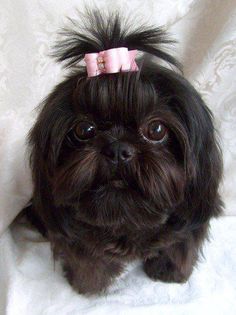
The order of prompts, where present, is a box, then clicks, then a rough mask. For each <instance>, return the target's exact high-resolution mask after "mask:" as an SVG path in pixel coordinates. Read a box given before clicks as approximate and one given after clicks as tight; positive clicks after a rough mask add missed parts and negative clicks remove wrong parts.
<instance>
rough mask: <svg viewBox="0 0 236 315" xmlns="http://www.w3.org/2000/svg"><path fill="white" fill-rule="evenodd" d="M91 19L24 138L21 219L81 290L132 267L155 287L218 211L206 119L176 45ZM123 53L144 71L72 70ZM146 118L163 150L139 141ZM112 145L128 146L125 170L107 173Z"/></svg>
mask: <svg viewBox="0 0 236 315" xmlns="http://www.w3.org/2000/svg"><path fill="white" fill-rule="evenodd" d="M88 20H89V21H90V24H89V25H87V31H88V34H87V35H86V34H84V33H83V32H82V33H80V31H79V30H76V31H71V32H70V31H67V32H66V33H65V34H64V35H65V36H66V38H65V41H62V42H61V43H59V44H57V50H56V53H55V55H56V58H57V60H58V61H61V62H64V63H65V65H66V66H67V67H69V68H71V74H69V75H68V76H67V78H66V79H65V80H64V81H63V82H62V83H60V84H59V85H58V86H56V87H55V89H54V90H53V91H52V93H51V94H50V95H49V96H48V97H47V98H46V100H45V101H44V103H43V104H42V110H41V112H40V114H39V117H38V119H37V122H36V124H35V125H34V127H33V128H32V130H31V132H30V136H29V141H30V148H31V166H32V173H33V180H34V194H33V199H32V207H31V208H30V209H28V213H27V214H28V217H29V219H30V220H31V221H32V222H33V223H34V224H35V225H37V226H38V227H39V228H40V230H41V231H42V232H43V233H44V235H45V236H47V237H48V239H49V241H50V242H51V244H52V250H53V252H54V255H55V257H60V259H61V260H62V263H63V266H64V270H65V274H66V276H67V278H68V280H69V281H70V283H71V284H72V286H73V287H74V288H75V289H76V290H77V291H78V292H80V293H88V294H92V293H99V292H103V291H104V290H105V289H106V288H107V287H108V286H109V285H110V284H111V283H112V281H113V279H114V278H115V277H116V276H117V275H118V274H119V273H120V272H121V271H122V269H123V266H124V263H125V262H127V261H130V260H132V259H135V258H139V259H142V260H143V264H144V270H145V272H146V273H147V275H148V276H149V277H150V278H152V279H154V280H157V279H160V280H163V281H168V282H172V281H173V282H183V281H186V280H187V279H188V277H189V276H190V274H191V272H192V269H193V267H194V265H195V264H196V262H197V258H198V252H199V251H200V248H201V244H202V242H203V240H204V239H205V238H206V237H207V230H208V225H209V220H210V218H212V217H217V216H218V215H219V214H220V213H221V211H222V203H221V200H220V197H219V195H218V186H219V182H220V179H221V172H222V162H221V154H220V150H219V147H218V144H217V141H216V137H215V132H214V126H213V121H212V115H211V113H210V110H209V109H208V108H207V107H206V105H205V104H204V102H203V100H202V99H201V97H200V95H199V94H198V93H197V91H196V90H195V89H194V88H193V87H192V86H191V85H190V83H189V82H187V80H186V79H184V77H183V75H182V74H181V71H180V70H179V63H178V62H177V61H176V60H175V59H174V58H173V57H172V56H170V55H169V54H167V53H166V52H164V51H163V50H161V48H160V45H161V44H167V43H171V41H170V40H168V39H167V37H166V35H165V33H164V32H163V31H162V30H161V29H159V28H142V29H137V30H134V31H133V32H128V31H127V29H126V30H125V31H122V29H121V27H120V18H119V16H118V15H113V16H110V17H102V16H101V15H100V13H98V12H90V13H89V19H88ZM83 23H85V22H83ZM106 25H109V27H105V26H106ZM124 46H125V47H128V48H129V49H138V50H139V51H143V52H144V56H142V57H140V58H139V59H138V60H137V64H138V67H139V71H137V72H120V73H115V74H105V75H99V76H96V77H92V78H87V74H86V69H85V68H84V67H82V66H78V65H77V62H78V61H80V60H81V59H82V58H83V56H84V54H85V53H89V52H97V51H102V50H106V49H109V48H114V47H124ZM151 55H152V58H153V59H154V58H155V57H157V58H159V59H160V58H161V59H162V60H163V61H166V62H167V63H169V64H171V65H172V67H175V70H170V69H168V68H167V67H164V66H160V65H158V64H157V63H156V62H154V61H152V60H151V58H150V56H151ZM153 119H158V120H159V121H161V122H162V123H163V124H164V125H165V126H166V128H167V132H166V134H165V137H164V138H163V139H162V141H159V142H153V141H149V140H148V139H147V138H146V137H144V136H143V134H142V132H141V131H142V130H143V128H147V126H148V124H149V122H150V121H152V120H153ZM79 121H89V122H92V123H93V124H94V125H96V128H97V134H96V136H95V137H93V138H91V139H89V140H87V141H82V140H80V139H78V138H77V137H76V134H75V128H76V126H77V125H78V122H79ZM115 141H118V142H122V141H123V142H125V143H128V145H129V147H131V148H132V159H131V160H129V161H128V162H127V163H119V164H118V165H114V164H112V163H110V161H109V159H107V156H105V155H104V154H103V151H104V148H105V147H107V146H109V145H111V143H113V142H115Z"/></svg>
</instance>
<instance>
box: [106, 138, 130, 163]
mask: <svg viewBox="0 0 236 315" xmlns="http://www.w3.org/2000/svg"><path fill="white" fill-rule="evenodd" d="M134 152H135V150H134V147H133V146H131V145H130V144H128V143H126V142H118V141H116V142H113V143H111V144H109V145H107V146H106V147H105V148H104V149H103V150H102V153H103V155H105V156H106V157H107V158H108V159H109V161H110V162H112V163H114V164H118V163H124V162H128V161H130V160H131V159H132V158H133V156H134Z"/></svg>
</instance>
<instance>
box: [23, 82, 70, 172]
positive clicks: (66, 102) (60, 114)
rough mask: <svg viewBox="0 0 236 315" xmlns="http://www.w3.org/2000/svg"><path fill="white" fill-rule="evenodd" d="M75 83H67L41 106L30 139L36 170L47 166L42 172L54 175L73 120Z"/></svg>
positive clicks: (34, 168)
mask: <svg viewBox="0 0 236 315" xmlns="http://www.w3.org/2000/svg"><path fill="white" fill-rule="evenodd" d="M73 84H74V82H73V79H72V78H70V79H67V80H65V81H64V82H62V83H61V84H59V85H58V86H56V87H55V89H54V90H53V91H52V92H51V93H50V94H49V96H48V97H47V98H46V99H45V100H44V102H43V103H42V104H41V105H40V108H41V106H42V109H41V112H40V113H39V116H38V118H37V122H36V123H35V125H34V126H33V128H32V129H31V131H30V133H29V138H28V139H29V145H30V147H31V165H32V169H33V170H36V169H38V168H40V166H41V165H44V169H41V170H40V171H41V172H45V171H46V172H48V173H51V172H52V170H53V169H54V168H55V166H56V163H57V159H58V156H59V153H60V149H61V145H62V142H63V140H64V138H65V135H66V133H67V131H68V128H69V126H70V125H71V123H72V121H73V119H74V115H73V112H72V93H73Z"/></svg>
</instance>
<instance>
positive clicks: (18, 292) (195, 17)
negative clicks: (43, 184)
mask: <svg viewBox="0 0 236 315" xmlns="http://www.w3.org/2000/svg"><path fill="white" fill-rule="evenodd" d="M86 2H87V3H88V2H92V3H93V4H94V3H96V5H97V7H99V8H100V9H101V10H104V9H105V8H107V7H108V8H109V7H112V8H114V9H115V8H117V7H118V8H120V9H121V10H122V11H123V12H125V13H129V12H132V13H131V15H136V16H139V18H143V20H144V21H145V20H148V21H149V22H150V23H151V24H155V25H165V26H166V28H167V30H168V31H169V32H170V33H171V34H172V35H173V37H174V38H176V39H177V40H178V41H179V44H178V45H177V46H176V48H175V50H174V51H173V53H175V55H176V56H178V57H179V59H180V61H181V62H182V63H183V65H184V70H185V74H186V76H187V78H188V79H189V80H190V81H191V82H192V83H193V85H194V86H195V87H196V88H197V89H198V90H199V91H200V92H201V94H202V95H203V98H204V100H205V101H206V102H207V104H208V106H209V107H210V108H211V110H212V111H213V113H214V115H215V120H216V126H217V128H218V130H219V133H220V138H221V143H222V149H223V154H224V175H225V176H224V184H223V185H222V187H221V192H222V196H223V199H224V201H225V204H226V207H225V212H226V214H228V215H233V214H234V215H235V214H236V195H235V187H236V158H235V157H236V123H235V122H236V93H235V86H236V50H235V47H236V28H235V25H236V3H235V0H224V1H223V0H178V1H177V0H143V1H140V0H132V1H127V0H119V1H110V0H96V1H86ZM82 3H83V1H81V0H66V1H65V0H54V1H53V0H50V1H42V0H38V1H28V0H17V1H11V0H2V1H1V4H0V235H2V236H0V315H2V314H4V315H5V314H7V315H19V314H20V315H21V314H22V315H27V314H29V315H37V314H46V315H48V314H52V315H54V314H58V315H61V314H62V315H63V314H68V315H69V314H70V315H74V314H161V315H165V314H171V315H173V314H186V315H192V314H207V315H209V314H214V315H216V314H219V315H221V314H223V315H231V314H234V315H235V314H236V305H235V300H236V291H235V283H236V269H235V266H236V252H235V242H236V217H233V216H232V217H228V218H227V217H226V218H222V219H220V220H219V221H217V222H213V225H212V236H213V240H212V243H210V244H209V243H208V244H206V246H205V248H204V253H205V257H206V259H205V260H203V261H202V262H201V263H199V266H198V268H197V269H196V270H195V272H194V273H193V275H192V277H191V279H190V280H189V282H188V283H186V284H184V285H177V284H171V285H168V284H164V283H154V282H152V281H151V280H149V279H148V278H147V277H146V276H145V275H144V273H143V272H142V271H141V268H140V264H139V263H135V264H133V265H131V266H129V267H128V270H127V272H126V273H125V274H124V275H123V276H122V277H121V279H119V281H117V283H116V284H115V285H114V287H113V288H111V289H110V292H109V295H108V296H106V297H100V298H92V299H87V298H84V297H81V296H79V295H77V294H76V293H74V292H73V290H72V289H71V288H70V286H69V285H68V284H67V282H66V281H65V279H64V278H63V277H62V275H61V273H60V268H59V266H58V265H57V264H56V267H55V271H54V266H53V262H52V260H51V252H50V250H49V245H48V244H47V243H45V242H43V243H39V242H38V241H37V242H36V241H33V239H37V238H38V236H37V234H34V233H33V232H32V231H29V230H27V229H26V228H25V227H23V226H18V227H17V226H14V227H12V229H11V230H10V229H9V228H7V227H8V226H9V224H10V223H11V222H12V220H13V219H14V217H15V216H16V215H17V213H18V212H19V211H20V210H21V209H22V208H23V207H24V205H26V204H27V202H28V201H29V199H30V197H31V192H32V183H31V174H30V171H29V167H28V158H27V155H25V148H26V144H25V142H26V141H25V139H26V134H27V132H28V130H29V129H30V127H31V125H32V122H33V120H34V117H35V116H36V114H37V112H36V111H34V110H33V109H34V108H35V107H36V106H37V105H38V103H39V101H40V100H42V98H43V97H45V95H46V94H47V93H48V92H49V91H50V89H51V87H52V86H53V85H54V84H55V83H56V82H58V81H59V80H60V77H61V74H62V73H63V72H62V71H61V68H60V67H59V66H58V65H55V64H54V63H53V61H52V60H51V59H50V58H49V57H48V55H49V52H50V47H51V46H52V44H53V41H54V39H55V37H56V31H57V30H58V29H59V28H60V27H61V26H62V25H63V24H64V22H65V16H66V15H68V16H74V15H75V8H79V9H80V8H81V4H82ZM190 106H191V104H190ZM25 238H27V239H28V240H27V239H25ZM29 238H31V240H29Z"/></svg>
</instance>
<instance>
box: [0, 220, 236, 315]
mask: <svg viewBox="0 0 236 315" xmlns="http://www.w3.org/2000/svg"><path fill="white" fill-rule="evenodd" d="M210 238H211V242H210V243H209V242H207V243H206V244H205V246H204V250H203V253H204V256H205V258H204V259H203V258H202V259H201V261H200V262H199V264H198V266H197V268H196V269H195V270H194V272H193V274H192V276H191V278H190V279H189V281H188V282H187V283H185V284H165V283H162V282H153V281H152V280H150V279H149V278H148V277H147V276H146V275H145V274H144V272H143V271H142V269H141V263H140V262H135V263H133V264H131V265H129V266H128V267H127V270H126V272H125V273H124V274H123V275H122V276H121V277H120V278H119V279H118V280H117V281H116V283H115V284H114V285H113V286H112V287H111V288H110V290H109V292H108V294H107V295H106V296H102V297H92V298H86V297H84V296H81V295H78V294H77V293H75V292H74V291H73V290H72V288H71V287H70V285H69V284H68V283H67V281H66V280H65V279H64V278H63V276H62V273H61V269H60V266H59V264H56V265H55V268H54V264H53V260H52V258H51V252H50V247H49V244H48V243H47V242H43V241H42V242H40V237H39V236H38V234H37V233H36V232H33V231H31V230H30V229H27V228H26V227H25V226H24V225H18V226H13V227H12V229H11V230H8V231H6V232H5V233H4V235H3V236H2V237H1V239H0V292H1V295H0V314H7V315H21V314H22V315H42V314H46V315H56V314H58V315H77V314H79V315H80V314H86V315H90V314H102V315H105V314H107V315H111V314H112V315H116V314H117V315H118V314H119V315H126V314H127V315H131V314H135V315H138V314H140V315H144V314H148V315H152V314H153V315H157V314H161V315H177V314H181V315H199V314H203V315H211V314H212V315H213V314H214V315H235V314H236V246H235V244H236V218H235V217H225V218H221V219H219V220H217V221H213V222H212V228H211V237H210ZM1 310H2V313H1Z"/></svg>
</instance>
